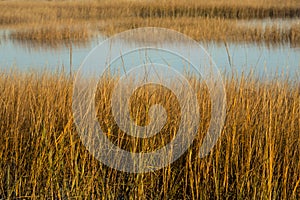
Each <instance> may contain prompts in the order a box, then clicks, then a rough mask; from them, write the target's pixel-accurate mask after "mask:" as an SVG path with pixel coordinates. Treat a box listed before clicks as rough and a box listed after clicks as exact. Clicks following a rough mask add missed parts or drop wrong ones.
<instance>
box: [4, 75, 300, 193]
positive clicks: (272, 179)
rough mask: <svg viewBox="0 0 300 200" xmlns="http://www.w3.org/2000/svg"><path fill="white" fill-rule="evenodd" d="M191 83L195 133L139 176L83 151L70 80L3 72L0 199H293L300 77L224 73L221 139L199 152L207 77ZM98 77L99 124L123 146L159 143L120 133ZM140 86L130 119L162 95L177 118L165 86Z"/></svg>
mask: <svg viewBox="0 0 300 200" xmlns="http://www.w3.org/2000/svg"><path fill="white" fill-rule="evenodd" d="M190 81H191V84H192V86H193V87H194V88H198V89H199V90H198V91H199V92H198V93H197V96H198V101H199V106H200V113H201V114H202V115H201V116H202V120H201V122H200V127H199V136H198V138H197V139H196V141H195V142H194V144H193V146H192V147H191V148H190V149H189V150H188V151H187V152H186V153H185V154H184V155H183V156H182V157H181V158H180V159H179V160H177V161H176V162H175V163H173V164H172V165H170V166H169V167H166V168H164V169H162V170H159V171H156V172H153V173H146V174H139V175H137V174H127V173H122V172H118V171H115V170H113V169H110V168H108V167H106V166H104V165H102V164H101V163H99V162H98V161H97V160H95V159H94V158H93V157H92V156H91V155H90V154H89V153H88V151H87V150H86V149H85V147H84V146H83V144H82V143H81V141H80V139H79V137H78V135H77V132H76V128H75V126H74V124H73V118H72V110H71V109H72V105H71V104H72V102H71V96H72V86H73V81H72V79H71V78H69V77H67V76H65V75H63V74H61V73H46V72H44V73H35V72H32V73H28V72H27V73H21V72H6V73H4V72H2V73H1V74H0V91H1V96H0V118H1V120H0V133H1V137H0V157H1V159H0V198H4V199H9V198H11V199H12V198H21V199H25V198H32V199H70V198H78V199H116V198H117V197H120V198H121V197H122V196H123V197H124V198H130V199H225V198H229V199H233V198H235V199H253V198H258V199H287V198H288V199H299V198H300V196H299V195H300V178H299V177H300V161H299V157H300V146H299V144H300V88H299V82H293V81H291V80H288V79H284V80H280V79H276V78H275V79H273V80H271V81H262V80H260V81H258V80H256V79H255V78H253V77H251V76H249V77H245V76H242V77H241V78H239V79H237V78H235V77H232V78H230V77H227V78H226V84H225V85H226V93H227V117H226V122H225V126H224V128H223V132H222V137H221V138H220V139H219V141H218V143H217V145H216V146H215V147H214V149H213V150H212V151H211V153H210V154H209V155H208V156H207V157H205V158H202V159H199V158H198V149H199V147H200V145H201V139H202V138H203V134H204V133H205V132H206V130H207V126H208V123H209V114H210V106H209V105H210V104H209V96H208V92H207V89H206V86H205V84H204V83H202V82H196V81H195V79H192V78H190ZM100 83H101V84H100V85H99V94H102V95H100V96H98V97H97V99H96V102H98V103H99V104H97V105H98V106H99V109H100V110H99V115H98V117H99V119H102V120H103V121H104V120H105V119H106V123H103V121H102V123H101V126H102V128H103V129H104V130H105V131H106V132H107V133H111V135H112V136H113V135H115V136H118V138H119V140H125V141H128V140H129V142H131V143H126V144H127V145H129V146H127V147H129V148H130V146H131V147H133V146H134V145H137V144H139V145H141V144H142V145H144V146H142V149H143V148H146V147H147V146H148V145H151V147H153V146H155V147H157V146H159V145H161V143H160V142H159V140H152V141H146V142H144V143H143V142H141V141H134V140H130V138H129V139H128V138H126V137H124V135H123V134H122V132H120V131H119V130H118V129H117V128H116V127H115V124H114V122H113V121H111V116H110V114H109V112H110V111H109V109H107V105H108V104H109V98H110V93H111V89H112V86H113V85H114V83H115V82H114V80H111V79H107V80H106V79H105V80H102V81H100ZM143 89H147V88H143ZM143 91H144V93H143ZM143 91H137V92H136V93H135V95H137V96H136V98H133V100H135V102H134V106H137V107H135V108H133V110H132V111H134V112H137V111H140V113H141V114H140V115H133V117H136V120H137V122H139V123H143V121H144V122H145V120H146V121H147V119H146V118H145V116H144V114H146V113H145V108H147V106H149V105H150V104H151V103H154V102H153V100H154V99H156V100H158V101H161V100H162V101H163V102H162V103H163V105H164V106H166V109H167V110H168V112H170V113H171V116H173V118H172V120H175V121H176V120H178V114H179V113H178V108H177V106H176V105H177V104H176V100H175V99H174V98H173V97H171V96H172V94H171V93H168V92H167V91H166V92H165V93H164V94H165V95H167V96H166V98H152V99H151V98H147V95H148V93H149V92H150V93H151V92H153V91H151V90H150V89H149V88H148V90H146V91H145V90H143ZM154 96H156V97H158V94H156V93H154ZM140 97H141V98H140ZM166 99H168V100H166ZM136 100H139V101H136ZM173 100H174V101H175V102H173ZM100 111H101V112H100ZM142 113H144V114H142ZM172 130H173V131H176V123H169V126H168V128H167V129H165V131H166V132H165V133H162V135H163V136H164V134H166V135H169V134H170V133H171V132H172ZM112 136H111V138H112ZM163 136H162V139H164V137H163ZM112 139H113V138H112ZM160 141H163V140H160ZM132 145H133V146H132ZM124 147H126V145H124Z"/></svg>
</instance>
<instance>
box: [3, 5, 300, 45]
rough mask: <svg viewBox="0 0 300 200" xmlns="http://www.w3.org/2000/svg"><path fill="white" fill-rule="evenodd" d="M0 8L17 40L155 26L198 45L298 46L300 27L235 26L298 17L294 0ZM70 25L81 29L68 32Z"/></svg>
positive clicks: (82, 37)
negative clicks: (211, 42) (210, 42)
mask: <svg viewBox="0 0 300 200" xmlns="http://www.w3.org/2000/svg"><path fill="white" fill-rule="evenodd" d="M0 8H1V11H2V12H0V27H2V28H3V29H6V28H9V29H13V30H16V32H13V33H12V35H11V37H12V38H14V39H18V40H35V41H37V40H38V41H46V42H47V41H48V40H61V39H66V40H68V39H70V38H72V39H73V40H86V39H87V38H89V37H90V34H88V33H89V32H94V31H96V32H97V31H100V33H103V34H106V35H108V36H110V35H112V34H115V33H118V32H120V31H122V30H128V29H132V28H137V27H144V26H159V27H165V28H171V29H175V30H178V31H180V32H183V33H185V34H187V35H189V36H190V37H192V38H194V39H196V40H201V41H203V40H217V41H238V42H240V41H242V42H244V41H246V42H267V43H282V42H290V43H291V44H299V43H300V25H294V26H292V27H290V28H284V29H282V28H280V27H277V26H272V25H271V26H268V27H267V28H266V29H264V28H263V27H261V26H257V27H251V28H249V27H242V26H238V25H237V23H236V21H237V20H239V19H262V18H271V19H276V18H300V3H299V1H293V0H289V1H277V0H264V1H258V0H254V1H243V2H240V1H234V0H230V1H225V0H221V1H204V0H201V1H196V0H191V1H179V0H175V1H169V0H167V1H166V0H164V1H139V0H117V1H32V0H31V1H12V2H10V1H2V2H0ZM72 26H76V27H81V29H82V31H81V30H78V29H77V30H76V31H74V30H73V31H69V30H72V29H70V27H72ZM54 27H56V28H54ZM58 27H63V28H58ZM64 27H65V28H64ZM87 27H89V28H88V29H89V30H88V29H87ZM66 29H67V32H66ZM68 31H69V32H68ZM66 33H69V34H66ZM48 43H49V42H48Z"/></svg>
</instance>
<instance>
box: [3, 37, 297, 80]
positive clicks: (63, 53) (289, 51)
mask: <svg viewBox="0 0 300 200" xmlns="http://www.w3.org/2000/svg"><path fill="white" fill-rule="evenodd" d="M4 33H5V34H7V32H4ZM2 34H3V33H2ZM104 39H105V38H104V37H102V36H98V37H95V38H93V39H92V40H91V41H89V42H87V43H85V44H81V45H78V44H77V45H76V44H72V50H71V48H70V45H62V46H58V47H55V48H53V47H49V46H47V45H40V44H34V43H32V42H29V41H27V42H21V41H14V40H11V39H7V37H2V39H1V40H0V69H6V70H7V69H10V68H16V69H19V70H22V71H28V70H31V69H37V70H41V69H47V70H56V69H58V68H61V67H62V66H63V67H64V69H65V71H66V72H69V68H70V65H72V66H71V67H72V71H73V72H76V70H78V69H79V67H80V65H81V63H82V61H83V60H84V58H85V57H86V56H87V54H88V53H89V52H90V51H91V49H93V47H95V46H96V45H97V44H99V43H101V42H102V41H104ZM132 44H133V42H130V41H120V45H125V46H128V48H130V46H131V45H132ZM200 44H201V45H202V46H203V47H204V48H205V49H206V50H207V52H208V53H209V54H210V55H211V56H212V58H213V60H214V61H215V63H216V65H217V66H218V67H219V69H220V70H221V71H223V72H224V71H226V72H227V73H230V72H232V71H234V72H235V73H237V74H239V75H240V74H242V73H243V72H244V73H246V74H247V73H249V72H250V71H254V74H255V75H257V76H267V77H272V76H274V75H275V73H276V72H277V73H280V74H283V75H284V76H289V77H293V78H299V76H298V75H299V72H300V48H291V47H290V46H289V45H288V44H285V45H277V46H273V47H268V46H266V45H257V44H244V43H228V44H227V48H226V46H225V44H221V43H215V42H208V43H200ZM176 45H179V46H180V48H188V47H185V46H184V45H185V44H180V43H179V44H176ZM150 53H151V59H152V61H155V60H162V59H164V60H163V62H165V64H168V65H172V66H173V65H177V68H181V69H182V70H183V68H185V69H184V70H186V69H187V64H186V63H182V61H180V60H178V59H176V58H174V57H172V55H171V57H170V55H167V54H166V55H162V53H161V52H155V51H153V52H150ZM135 56H136V54H135V55H134V54H132V55H127V56H126V57H123V58H122V59H131V60H132V61H133V60H137V59H135ZM168 56H169V57H168ZM122 59H119V61H118V60H117V61H116V62H115V64H116V65H120V63H121V62H123V61H122ZM95 62H96V61H95ZM132 64H135V63H134V62H133V63H132Z"/></svg>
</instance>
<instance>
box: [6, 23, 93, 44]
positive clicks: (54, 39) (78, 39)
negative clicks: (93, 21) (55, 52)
mask: <svg viewBox="0 0 300 200" xmlns="http://www.w3.org/2000/svg"><path fill="white" fill-rule="evenodd" d="M91 37H92V33H91V31H89V30H88V28H87V26H80V27H79V26H72V25H66V26H60V25H59V24H51V25H47V26H44V27H43V26H42V27H34V28H31V29H25V30H16V31H12V32H11V33H10V34H9V38H10V39H11V40H13V41H19V42H23V43H25V42H27V43H28V42H30V43H32V44H33V45H38V44H40V45H44V46H51V47H59V46H61V45H69V44H70V43H82V44H84V43H86V42H88V41H89V39H90V38H91Z"/></svg>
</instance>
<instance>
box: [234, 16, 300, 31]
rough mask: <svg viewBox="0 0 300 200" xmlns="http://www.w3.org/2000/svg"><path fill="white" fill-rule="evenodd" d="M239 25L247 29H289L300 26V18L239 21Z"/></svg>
mask: <svg viewBox="0 0 300 200" xmlns="http://www.w3.org/2000/svg"><path fill="white" fill-rule="evenodd" d="M237 24H238V25H240V26H246V27H257V26H259V27H262V28H265V27H266V26H276V27H280V28H283V29H284V28H285V29H289V28H291V27H293V26H300V19H299V18H286V19H284V18H278V19H271V18H264V19H247V20H243V19H239V20H237Z"/></svg>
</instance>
